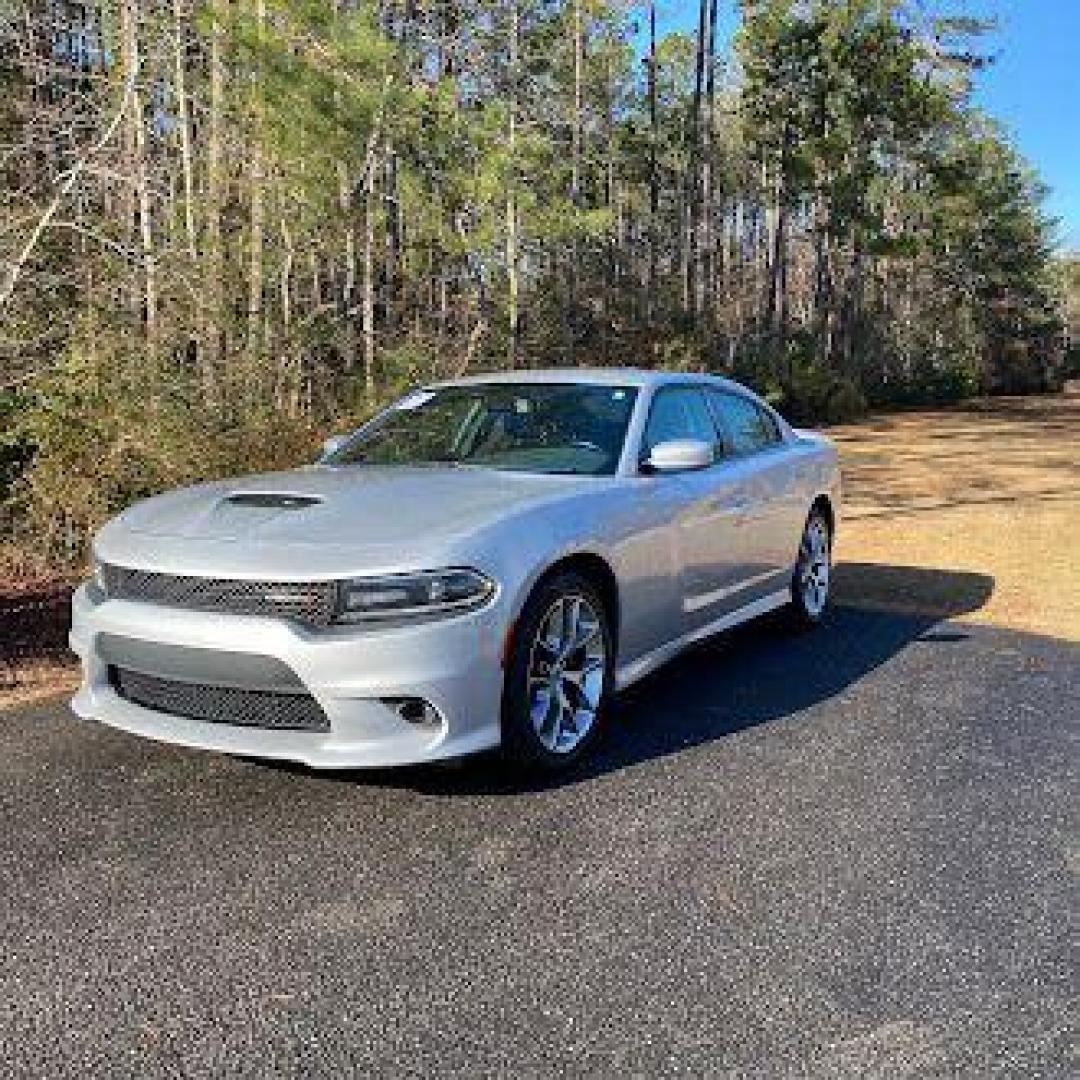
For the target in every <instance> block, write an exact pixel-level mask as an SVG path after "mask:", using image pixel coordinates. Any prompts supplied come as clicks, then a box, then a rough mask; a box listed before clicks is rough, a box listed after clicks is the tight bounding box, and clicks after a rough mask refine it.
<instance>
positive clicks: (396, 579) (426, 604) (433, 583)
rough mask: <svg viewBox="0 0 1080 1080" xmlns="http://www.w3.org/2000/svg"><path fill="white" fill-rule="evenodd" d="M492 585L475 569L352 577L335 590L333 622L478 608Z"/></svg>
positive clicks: (371, 620)
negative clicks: (335, 610)
mask: <svg viewBox="0 0 1080 1080" xmlns="http://www.w3.org/2000/svg"><path fill="white" fill-rule="evenodd" d="M494 592H495V583H494V582H493V581H492V580H491V579H490V578H487V577H485V576H484V575H483V574H481V573H480V572H479V571H478V570H468V569H460V570H459V569H451V570H425V571H423V572H421V573H417V574H389V575H387V576H386V577H370V578H356V579H355V580H353V581H343V582H342V583H341V585H340V586H339V588H338V610H337V621H338V622H345V623H357V622H373V621H376V620H379V619H392V618H400V617H406V616H418V617H422V616H426V615H438V614H440V613H443V612H453V611H462V610H465V609H466V608H473V607H479V606H480V605H481V604H482V603H484V601H485V600H487V599H488V598H489V597H490V596H491V595H492V594H493V593H494Z"/></svg>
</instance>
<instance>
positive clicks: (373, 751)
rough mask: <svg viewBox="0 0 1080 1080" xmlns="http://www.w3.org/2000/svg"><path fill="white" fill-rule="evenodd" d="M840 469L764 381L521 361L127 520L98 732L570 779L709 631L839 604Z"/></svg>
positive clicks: (161, 501)
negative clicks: (761, 390) (478, 762)
mask: <svg viewBox="0 0 1080 1080" xmlns="http://www.w3.org/2000/svg"><path fill="white" fill-rule="evenodd" d="M839 502H840V481H839V472H838V468H837V456H836V452H835V449H834V448H833V446H832V445H831V444H830V443H829V442H828V441H827V440H826V439H824V438H822V437H821V436H820V435H816V434H812V433H810V432H806V431H800V430H796V429H793V428H792V427H791V426H790V425H788V424H787V423H786V422H785V421H784V420H783V418H782V417H780V416H779V415H778V414H777V413H776V412H775V411H774V410H773V409H772V408H770V407H769V406H768V405H767V404H765V403H764V402H763V401H761V400H760V399H759V398H757V397H755V396H754V395H753V394H752V393H751V392H750V391H748V390H746V389H745V388H743V387H741V386H739V385H737V384H735V383H733V382H730V381H727V380H724V379H719V378H713V377H709V376H705V375H685V374H679V375H675V374H665V373H658V372H644V371H636V370H616V369H605V370H581V369H566V370H554V371H544V372H539V371H532V372H510V373H506V374H500V375H484V376H476V377H473V378H469V379H462V380H459V381H456V382H447V383H441V384H438V385H433V386H428V387H425V388H424V389H421V390H417V391H415V392H414V393H411V394H409V395H408V396H406V397H405V398H403V399H402V400H400V401H398V402H397V403H396V404H394V405H392V406H391V407H390V408H388V409H386V410H385V411H384V412H382V413H380V414H379V415H377V416H376V417H375V418H374V419H372V420H371V421H369V422H368V423H367V424H365V425H364V426H363V427H361V428H359V429H358V430H357V431H355V432H354V433H352V434H351V435H349V436H348V437H346V438H343V439H338V440H331V441H330V442H329V443H328V444H327V446H326V448H325V452H324V454H323V456H322V458H321V460H320V461H319V462H318V463H317V464H315V465H311V466H308V467H306V468H301V469H297V470H295V471H292V472H283V473H273V474H268V475H263V476H250V477H244V478H242V479H237V480H220V481H214V482H212V483H206V484H200V485H198V486H195V487H190V488H185V489H182V490H178V491H172V492H168V493H166V494H163V495H159V496H157V497H155V498H152V499H148V500H146V501H145V502H141V503H138V504H136V505H135V506H133V507H131V508H130V509H128V510H126V511H125V512H124V513H122V514H121V515H120V516H119V517H117V518H115V519H114V520H113V521H111V522H109V524H107V525H106V526H105V527H104V528H103V529H102V530H101V532H100V533H99V534H98V536H97V537H96V539H95V543H94V573H93V578H92V580H91V581H89V582H87V583H86V584H85V585H84V586H83V587H82V588H80V589H79V590H78V591H77V593H76V595H75V599H74V602H73V618H72V630H71V645H72V647H73V649H74V650H75V652H76V653H78V655H79V657H80V658H81V661H82V668H83V679H82V685H81V687H80V689H79V691H78V693H77V694H76V696H75V698H74V700H73V702H72V706H73V708H74V710H75V712H76V713H77V714H78V715H79V716H82V717H85V718H87V719H93V720H98V721H101V722H103V723H106V724H110V725H112V726H114V727H117V728H121V729H123V730H126V731H129V732H134V733H136V734H139V735H145V736H148V737H151V738H155V739H161V740H165V741H167V742H172V743H179V744H182V745H185V746H194V747H203V748H206V749H212V750H218V751H224V752H229V753H237V754H244V755H251V756H256V757H266V758H279V759H288V760H294V761H300V762H304V763H306V764H308V765H311V766H314V767H321V768H336V767H355V766H368V765H370V766H384V765H400V764H405V763H414V762H424V761H432V760H437V759H442V758H448V757H453V756H458V755H463V754H469V753H473V752H475V751H479V750H483V749H487V748H491V747H495V746H502V748H503V750H504V751H505V753H506V754H507V755H508V756H510V757H511V758H512V759H514V760H515V761H517V762H518V763H522V764H524V765H526V766H529V767H533V768H547V769H557V768H561V767H565V766H567V765H569V764H571V763H573V762H575V761H576V760H578V759H579V758H580V757H581V756H582V755H583V754H585V753H587V751H588V750H589V748H590V746H591V745H592V744H593V743H594V742H595V740H596V738H597V736H598V735H599V733H600V731H601V729H602V727H603V721H604V715H605V705H606V704H607V702H608V701H609V699H610V697H611V695H612V694H613V693H615V692H617V691H619V690H622V689H623V688H625V687H627V686H629V685H630V684H631V683H633V682H634V681H635V680H637V679H640V678H641V677H642V676H644V675H646V674H647V673H648V672H650V671H653V670H654V669H655V668H656V667H658V666H659V665H660V664H663V663H664V662H665V661H667V660H669V659H671V658H672V657H673V656H675V655H676V654H677V653H679V652H680V651H681V650H683V649H685V648H686V647H687V646H688V645H690V644H691V643H693V642H696V641H699V640H701V639H702V638H705V637H707V636H708V635H710V634H714V633H716V632H718V631H721V630H725V629H727V628H729V627H733V626H735V625H737V624H739V623H742V622H745V621H746V620H748V619H752V618H754V617H755V616H759V615H762V614H764V613H765V612H768V611H772V610H774V609H776V608H781V607H785V606H786V607H788V608H789V610H790V614H791V616H792V618H793V619H794V620H795V621H797V622H799V623H801V624H804V625H813V624H815V623H817V622H819V621H820V619H821V618H822V614H823V612H824V611H825V607H826V604H827V602H828V599H829V582H830V562H831V551H832V541H833V536H834V533H835V529H836V521H837V515H838V511H839Z"/></svg>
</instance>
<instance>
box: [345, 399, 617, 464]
mask: <svg viewBox="0 0 1080 1080" xmlns="http://www.w3.org/2000/svg"><path fill="white" fill-rule="evenodd" d="M636 397H637V390H635V389H634V388H633V387H628V386H595V385H589V384H585V383H576V384H575V383H565V384H564V383H528V382H523V383H482V384H470V385H462V386H446V387H442V388H439V389H434V390H420V391H417V392H416V393H414V394H410V395H409V396H408V397H406V398H404V399H402V400H401V401H399V402H398V403H397V404H396V405H393V406H391V407H390V408H389V409H388V410H387V411H386V412H384V413H382V414H381V415H380V416H377V417H376V418H375V419H374V420H372V421H371V423H370V424H368V425H367V426H365V427H364V428H362V429H361V430H360V432H359V433H357V434H356V435H355V436H353V437H352V438H351V439H349V440H348V442H346V443H345V445H344V446H342V447H341V448H340V449H338V450H336V451H334V452H333V453H331V454H330V455H329V456H328V457H327V458H325V463H326V464H328V465H351V464H356V463H363V464H370V465H421V464H429V463H433V462H453V463H460V464H465V465H476V466H480V467H483V468H489V469H504V470H510V471H514V472H530V473H566V474H571V475H580V476H610V475H612V474H613V473H614V472H615V470H616V468H617V467H618V464H619V456H620V454H621V453H622V447H623V441H624V439H625V437H626V428H627V425H628V424H629V422H630V414H631V412H632V411H633V408H634V401H635V399H636Z"/></svg>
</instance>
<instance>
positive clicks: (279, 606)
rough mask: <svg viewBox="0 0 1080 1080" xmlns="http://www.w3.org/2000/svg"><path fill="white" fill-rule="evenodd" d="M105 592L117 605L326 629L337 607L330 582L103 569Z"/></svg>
mask: <svg viewBox="0 0 1080 1080" xmlns="http://www.w3.org/2000/svg"><path fill="white" fill-rule="evenodd" d="M101 570H102V574H103V576H104V579H105V592H106V595H107V596H109V597H110V598H113V599H117V600H137V601H140V602H141V603H144V604H161V605H162V606H164V607H174V608H189V609H191V610H194V611H227V612H229V613H231V614H234V615H263V616H266V617H269V618H275V619H295V620H297V621H298V622H303V623H307V624H308V625H310V626H329V624H330V623H331V622H332V621H333V618H334V611H335V608H336V604H337V585H336V583H335V582H333V581H243V580H240V579H237V578H204V577H187V576H184V575H180V574H158V573H152V572H150V571H148V570H132V569H129V568H128V567H126V566H113V565H111V564H108V563H104V564H102V567H101Z"/></svg>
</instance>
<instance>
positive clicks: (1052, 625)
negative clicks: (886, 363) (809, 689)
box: [829, 389, 1080, 641]
mask: <svg viewBox="0 0 1080 1080" xmlns="http://www.w3.org/2000/svg"><path fill="white" fill-rule="evenodd" d="M829 434H830V435H831V436H832V437H833V438H834V439H835V440H836V442H837V444H838V445H839V447H840V455H841V462H842V466H843V473H844V519H843V522H842V526H841V529H840V532H839V536H838V544H837V558H838V562H839V563H840V564H841V565H840V567H839V569H838V588H837V599H838V601H840V602H843V603H849V604H854V605H863V606H870V607H883V608H890V609H897V610H905V611H912V612H917V613H919V614H925V615H936V616H939V617H944V616H948V615H962V616H963V618H964V619H966V620H969V621H973V622H981V623H989V624H994V625H997V626H1003V627H1009V628H1011V629H1016V630H1027V631H1030V632H1033V633H1041V634H1047V635H1051V636H1054V637H1059V638H1064V639H1066V640H1070V641H1080V391H1077V390H1075V389H1074V390H1073V391H1072V392H1071V393H1069V394H1066V395H1061V396H1055V397H1041V398H1002V399H996V400H991V401H980V402H975V403H973V404H972V405H970V406H969V407H967V408H964V409H958V410H950V411H947V412H922V413H903V414H898V415H895V416H884V417H876V418H874V419H871V420H868V421H865V422H863V423H859V424H852V425H849V426H845V427H838V428H834V429H833V430H832V431H830V432H829ZM905 568H918V569H921V570H937V571H960V572H966V574H965V573H957V574H936V575H928V574H919V575H916V574H913V573H909V572H906V569H905ZM975 580H981V581H984V582H987V586H986V587H985V588H982V589H981V590H980V593H979V595H978V596H964V595H956V590H958V589H959V590H963V588H964V586H963V584H962V583H963V582H964V581H975ZM950 590H952V595H950Z"/></svg>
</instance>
